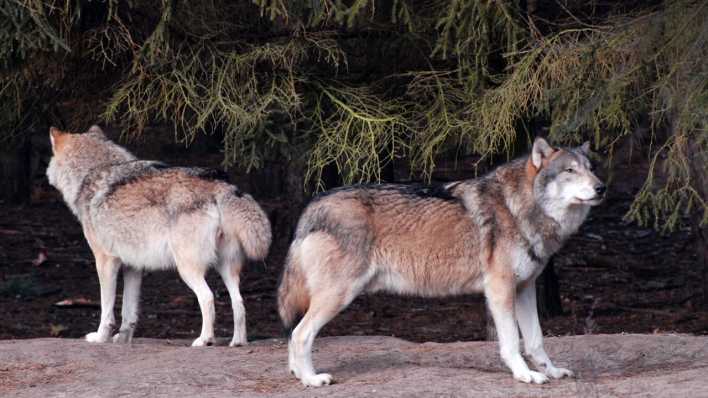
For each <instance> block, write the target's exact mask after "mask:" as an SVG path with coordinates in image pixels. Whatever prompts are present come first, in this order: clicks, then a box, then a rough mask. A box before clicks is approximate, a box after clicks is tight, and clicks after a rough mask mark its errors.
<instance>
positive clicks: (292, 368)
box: [288, 365, 300, 379]
mask: <svg viewBox="0 0 708 398" xmlns="http://www.w3.org/2000/svg"><path fill="white" fill-rule="evenodd" d="M288 368H289V369H290V374H292V375H293V376H295V377H296V378H298V379H300V371H299V370H298V369H297V368H296V367H295V366H293V365H288Z"/></svg>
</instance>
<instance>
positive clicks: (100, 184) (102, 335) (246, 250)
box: [47, 126, 271, 346]
mask: <svg viewBox="0 0 708 398" xmlns="http://www.w3.org/2000/svg"><path fill="white" fill-rule="evenodd" d="M49 133H50V139H51V143H52V152H53V156H52V159H51V161H50V162H49V167H48V168H47V176H48V178H49V183H50V184H51V185H53V186H54V187H56V188H57V189H58V190H59V191H60V192H61V193H62V196H63V198H64V201H65V202H66V204H67V206H68V207H69V208H70V209H71V211H72V212H73V213H74V215H76V217H77V218H78V219H79V221H80V222H81V226H82V228H83V232H84V236H85V237H86V240H87V241H88V244H89V246H90V248H91V251H92V252H93V255H94V257H95V260H96V270H97V272H98V279H99V283H100V287H101V321H100V324H99V326H98V330H97V331H96V332H93V333H89V334H88V335H86V340H87V341H89V342H106V341H108V340H109V339H110V337H111V336H110V335H111V333H112V332H113V329H114V327H115V317H114V311H113V309H114V303H115V296H116V282H117V278H118V272H119V269H120V268H121V266H122V269H123V281H124V286H123V305H122V310H121V317H122V319H121V326H120V328H119V330H118V333H116V334H115V335H114V336H113V341H114V342H130V340H131V339H132V337H133V332H134V330H135V327H136V324H137V321H138V302H139V297H140V285H141V280H142V272H143V270H160V269H168V268H177V271H178V272H179V275H180V276H181V277H182V280H183V281H184V282H185V283H186V284H187V285H188V286H189V287H190V288H191V289H192V291H194V293H195V294H196V296H197V299H198V301H199V307H200V309H201V313H202V329H201V334H200V335H199V337H198V338H197V339H196V340H194V342H193V343H192V346H204V345H209V344H212V343H213V342H214V317H215V313H214V295H213V293H212V291H211V290H210V289H209V286H208V285H207V283H206V280H205V279H204V275H205V274H206V272H207V270H208V268H209V267H210V266H211V265H213V266H214V267H215V268H216V269H217V271H218V272H219V274H220V275H221V278H222V279H223V281H224V284H225V285H226V288H227V290H228V291H229V295H230V297H231V306H232V308H233V314H234V335H233V339H232V340H231V343H230V345H231V346H234V345H241V344H245V343H246V318H245V316H246V315H245V309H244V306H243V301H242V298H241V294H240V291H239V278H240V272H241V268H242V266H243V264H244V262H245V260H246V259H251V260H260V259H263V258H264V257H265V256H266V255H267V253H268V248H269V246H270V242H271V228H270V222H269V221H268V218H267V216H266V214H265V213H264V212H263V210H262V209H261V208H260V206H259V205H258V204H257V203H256V202H255V201H254V200H253V198H252V197H251V196H250V195H247V194H244V193H242V192H240V191H239V190H238V188H236V187H235V186H233V185H230V184H228V183H226V182H224V181H220V180H218V179H216V178H215V173H214V172H213V171H211V170H209V169H202V168H184V167H167V166H165V165H163V164H161V163H159V162H153V161H143V160H138V159H137V158H136V157H135V156H133V155H132V154H131V153H130V152H128V151H127V150H125V149H124V148H122V147H120V146H118V145H117V144H115V143H113V142H111V141H110V140H109V139H108V138H106V136H105V135H104V133H103V131H102V130H101V129H100V128H99V127H98V126H92V127H91V128H90V129H89V130H88V132H86V133H84V134H71V133H67V132H63V131H60V130H58V129H56V128H54V127H52V128H51V129H50V131H49Z"/></svg>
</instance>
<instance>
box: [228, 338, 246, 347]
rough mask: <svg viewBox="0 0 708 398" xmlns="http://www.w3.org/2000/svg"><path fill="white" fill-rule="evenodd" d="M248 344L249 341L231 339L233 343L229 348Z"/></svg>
mask: <svg viewBox="0 0 708 398" xmlns="http://www.w3.org/2000/svg"><path fill="white" fill-rule="evenodd" d="M246 344H248V341H247V340H246V339H237V338H235V337H234V338H233V339H231V342H230V343H229V347H240V346H244V345H246Z"/></svg>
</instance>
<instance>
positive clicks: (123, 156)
mask: <svg viewBox="0 0 708 398" xmlns="http://www.w3.org/2000/svg"><path fill="white" fill-rule="evenodd" d="M49 139H50V141H51V142H52V159H51V160H50V161H49V167H47V177H48V179H49V183H50V184H51V185H52V186H54V187H55V188H57V189H58V190H59V191H60V192H61V193H62V195H63V196H64V201H66V203H67V205H69V207H70V208H71V210H72V211H73V212H74V213H75V214H76V200H77V197H78V194H79V190H80V188H81V184H82V182H83V181H84V179H85V178H86V175H87V174H88V173H89V172H91V170H93V169H95V168H96V167H98V166H100V165H103V164H108V163H120V162H126V161H129V160H134V159H135V157H134V156H133V155H131V154H130V152H128V151H126V150H125V149H123V148H121V147H120V146H118V145H116V144H114V143H113V142H111V141H110V140H109V139H108V138H106V136H105V135H104V133H103V130H101V128H100V127H98V126H91V128H89V130H88V131H87V132H85V133H83V134H72V133H68V132H65V131H61V130H59V129H57V128H56V127H51V128H50V129H49Z"/></svg>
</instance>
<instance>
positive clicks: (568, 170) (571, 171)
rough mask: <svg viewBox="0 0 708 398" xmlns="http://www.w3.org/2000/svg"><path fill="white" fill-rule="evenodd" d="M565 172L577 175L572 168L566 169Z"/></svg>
mask: <svg viewBox="0 0 708 398" xmlns="http://www.w3.org/2000/svg"><path fill="white" fill-rule="evenodd" d="M565 172H566V173H575V170H573V169H571V168H567V169H565Z"/></svg>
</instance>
